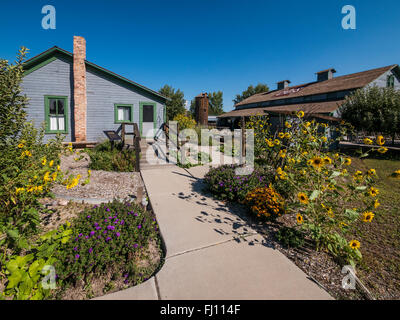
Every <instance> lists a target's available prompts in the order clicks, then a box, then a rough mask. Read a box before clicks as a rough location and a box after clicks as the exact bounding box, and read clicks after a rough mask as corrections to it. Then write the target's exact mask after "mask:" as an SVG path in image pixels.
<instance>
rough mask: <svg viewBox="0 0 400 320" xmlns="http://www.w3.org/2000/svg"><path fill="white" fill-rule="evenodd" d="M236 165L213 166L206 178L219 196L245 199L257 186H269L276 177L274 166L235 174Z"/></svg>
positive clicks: (213, 191) (236, 199)
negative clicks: (247, 173)
mask: <svg viewBox="0 0 400 320" xmlns="http://www.w3.org/2000/svg"><path fill="white" fill-rule="evenodd" d="M235 168H237V166H235V165H223V166H220V167H217V168H211V169H210V170H209V171H208V173H207V174H206V175H205V177H204V179H205V182H206V184H207V187H208V189H209V190H210V191H211V192H212V193H213V194H214V195H215V196H217V197H218V198H220V199H225V200H229V201H243V200H244V199H245V197H246V195H247V194H248V193H249V192H250V191H251V190H254V189H255V188H257V187H268V185H269V183H270V182H271V181H272V179H273V177H274V171H273V169H272V168H268V167H264V168H263V167H259V168H256V169H255V170H254V171H253V172H252V173H251V174H250V175H247V176H240V175H236V174H235Z"/></svg>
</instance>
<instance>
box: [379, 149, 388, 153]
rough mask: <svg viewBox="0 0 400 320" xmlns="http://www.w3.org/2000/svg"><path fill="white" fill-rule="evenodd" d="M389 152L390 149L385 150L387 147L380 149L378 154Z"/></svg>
mask: <svg viewBox="0 0 400 320" xmlns="http://www.w3.org/2000/svg"><path fill="white" fill-rule="evenodd" d="M387 151H388V148H385V147H380V148H379V149H378V152H379V153H382V154H384V153H386V152H387Z"/></svg>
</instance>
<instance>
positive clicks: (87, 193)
mask: <svg viewBox="0 0 400 320" xmlns="http://www.w3.org/2000/svg"><path fill="white" fill-rule="evenodd" d="M79 158H80V160H78V161H75V159H77V156H62V157H61V170H63V171H68V172H69V173H70V174H74V175H77V174H80V175H81V176H82V178H81V181H84V180H85V179H86V178H87V176H88V169H89V161H90V158H89V156H88V155H87V154H86V153H81V155H80V157H79ZM143 186H144V184H143V181H142V179H141V176H140V173H139V172H109V171H102V170H92V171H91V177H90V183H88V184H87V185H84V186H82V185H78V186H77V187H75V188H72V189H69V190H67V189H66V187H65V186H63V185H56V186H54V187H53V189H52V191H53V193H54V194H55V195H56V197H60V198H67V199H68V198H78V199H81V198H88V199H114V198H118V199H120V200H131V201H132V200H134V199H135V198H136V194H137V190H138V188H139V187H143Z"/></svg>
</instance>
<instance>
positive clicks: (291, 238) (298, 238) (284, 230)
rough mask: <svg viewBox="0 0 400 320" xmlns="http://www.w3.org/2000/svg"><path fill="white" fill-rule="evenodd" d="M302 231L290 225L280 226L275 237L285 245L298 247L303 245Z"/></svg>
mask: <svg viewBox="0 0 400 320" xmlns="http://www.w3.org/2000/svg"><path fill="white" fill-rule="evenodd" d="M304 237H305V234H304V232H302V231H300V230H297V229H295V228H290V227H285V226H284V227H281V228H280V229H279V230H278V231H277V233H276V238H277V239H278V241H279V242H281V243H282V244H283V245H284V246H285V247H291V248H298V247H302V246H303V245H304Z"/></svg>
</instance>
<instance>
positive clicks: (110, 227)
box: [107, 225, 115, 230]
mask: <svg viewBox="0 0 400 320" xmlns="http://www.w3.org/2000/svg"><path fill="white" fill-rule="evenodd" d="M107 229H108V230H114V229H115V227H114V226H111V225H109V226H107Z"/></svg>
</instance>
